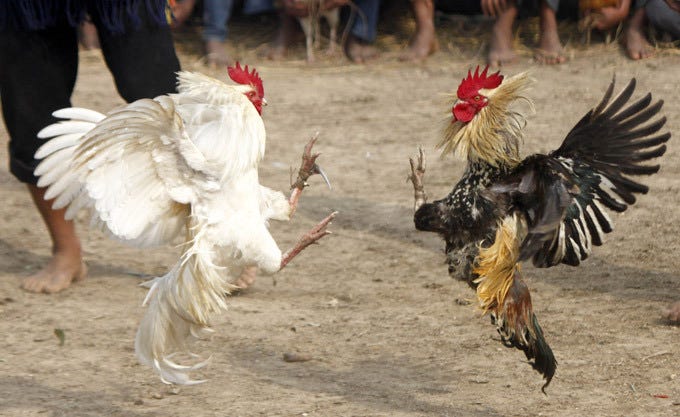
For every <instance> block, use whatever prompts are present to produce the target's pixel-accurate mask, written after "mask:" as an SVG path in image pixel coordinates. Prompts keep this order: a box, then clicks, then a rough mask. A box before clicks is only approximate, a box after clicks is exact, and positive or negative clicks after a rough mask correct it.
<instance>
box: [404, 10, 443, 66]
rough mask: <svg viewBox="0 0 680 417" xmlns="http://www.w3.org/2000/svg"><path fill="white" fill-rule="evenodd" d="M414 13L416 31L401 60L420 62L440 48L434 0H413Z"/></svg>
mask: <svg viewBox="0 0 680 417" xmlns="http://www.w3.org/2000/svg"><path fill="white" fill-rule="evenodd" d="M412 4H413V13H414V15H415V18H416V33H415V35H414V36H413V39H411V44H410V45H409V47H408V49H407V50H406V51H404V53H402V54H401V56H400V57H399V59H400V60H401V61H414V62H419V61H422V60H424V59H425V58H427V57H428V56H430V55H432V54H433V53H435V52H436V51H437V49H439V43H438V42H437V36H436V34H435V29H434V2H433V1H432V0H413V1H412Z"/></svg>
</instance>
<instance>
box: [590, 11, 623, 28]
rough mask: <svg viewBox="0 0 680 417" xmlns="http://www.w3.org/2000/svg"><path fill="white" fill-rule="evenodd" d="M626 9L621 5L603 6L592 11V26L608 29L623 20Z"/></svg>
mask: <svg viewBox="0 0 680 417" xmlns="http://www.w3.org/2000/svg"><path fill="white" fill-rule="evenodd" d="M627 15H628V10H627V9H626V10H624V8H623V7H604V8H602V9H600V10H598V11H597V13H593V14H592V17H593V27H594V28H595V29H598V30H608V29H611V28H613V27H614V26H616V25H618V24H619V23H621V22H623V20H624V19H625V18H626V16H627Z"/></svg>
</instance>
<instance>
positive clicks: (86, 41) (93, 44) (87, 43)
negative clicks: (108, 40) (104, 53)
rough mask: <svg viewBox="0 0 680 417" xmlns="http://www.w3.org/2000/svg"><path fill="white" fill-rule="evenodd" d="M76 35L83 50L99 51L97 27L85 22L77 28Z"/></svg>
mask: <svg viewBox="0 0 680 417" xmlns="http://www.w3.org/2000/svg"><path fill="white" fill-rule="evenodd" d="M78 35H79V37H80V45H81V46H82V48H83V49H85V50H87V51H89V50H92V49H99V36H98V35H97V27H96V26H95V25H94V23H92V22H91V21H89V20H85V21H84V22H83V23H81V24H80V27H79V28H78Z"/></svg>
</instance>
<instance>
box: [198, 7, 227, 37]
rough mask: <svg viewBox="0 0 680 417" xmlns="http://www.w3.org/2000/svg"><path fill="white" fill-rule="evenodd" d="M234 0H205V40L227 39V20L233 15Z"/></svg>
mask: <svg viewBox="0 0 680 417" xmlns="http://www.w3.org/2000/svg"><path fill="white" fill-rule="evenodd" d="M233 4H234V0H204V1H203V40H205V41H209V40H217V41H224V40H225V39H227V22H228V21H229V18H230V17H231V9H232V6H233Z"/></svg>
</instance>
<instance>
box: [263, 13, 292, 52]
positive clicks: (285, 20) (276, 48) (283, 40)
mask: <svg viewBox="0 0 680 417" xmlns="http://www.w3.org/2000/svg"><path fill="white" fill-rule="evenodd" d="M294 33H295V18H294V17H292V16H289V15H287V14H286V13H284V12H282V11H281V12H279V30H278V32H277V33H276V39H275V40H274V44H273V45H272V46H271V47H270V48H269V50H268V51H267V54H266V56H267V58H268V59H271V60H273V61H280V60H282V59H283V58H285V57H286V53H287V52H288V46H290V43H291V41H292V40H293V34H294Z"/></svg>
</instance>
